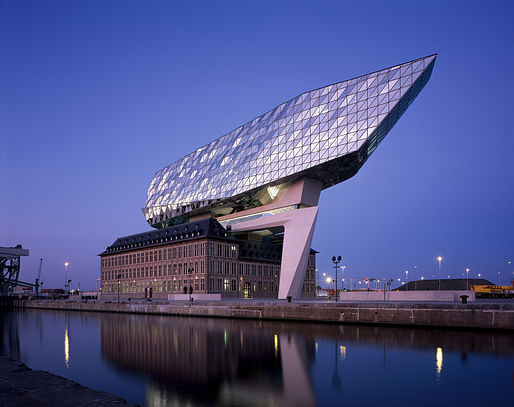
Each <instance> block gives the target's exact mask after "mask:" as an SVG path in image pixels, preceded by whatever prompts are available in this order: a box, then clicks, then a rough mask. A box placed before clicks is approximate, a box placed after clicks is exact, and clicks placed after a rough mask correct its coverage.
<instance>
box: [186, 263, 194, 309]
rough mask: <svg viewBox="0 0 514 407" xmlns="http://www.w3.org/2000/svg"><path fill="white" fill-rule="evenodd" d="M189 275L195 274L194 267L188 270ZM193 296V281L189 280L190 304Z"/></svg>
mask: <svg viewBox="0 0 514 407" xmlns="http://www.w3.org/2000/svg"><path fill="white" fill-rule="evenodd" d="M187 272H188V274H193V273H194V272H195V269H194V267H190V268H188V269H187ZM191 294H193V281H192V280H191V279H189V302H191V301H192V299H191Z"/></svg>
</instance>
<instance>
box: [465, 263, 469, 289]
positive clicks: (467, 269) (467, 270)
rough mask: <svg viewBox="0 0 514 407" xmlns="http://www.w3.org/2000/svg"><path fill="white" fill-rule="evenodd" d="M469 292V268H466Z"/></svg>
mask: <svg viewBox="0 0 514 407" xmlns="http://www.w3.org/2000/svg"><path fill="white" fill-rule="evenodd" d="M467 290H469V267H468V268H466V291H467Z"/></svg>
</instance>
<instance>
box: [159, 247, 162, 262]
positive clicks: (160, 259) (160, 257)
mask: <svg viewBox="0 0 514 407" xmlns="http://www.w3.org/2000/svg"><path fill="white" fill-rule="evenodd" d="M159 261H162V250H159Z"/></svg>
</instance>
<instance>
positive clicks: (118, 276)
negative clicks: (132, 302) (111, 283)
mask: <svg viewBox="0 0 514 407" xmlns="http://www.w3.org/2000/svg"><path fill="white" fill-rule="evenodd" d="M116 277H117V278H118V304H119V303H120V279H121V274H118V275H117V276H116Z"/></svg>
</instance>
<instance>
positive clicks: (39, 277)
mask: <svg viewBox="0 0 514 407" xmlns="http://www.w3.org/2000/svg"><path fill="white" fill-rule="evenodd" d="M42 267H43V258H42V257H41V258H40V259H39V273H38V275H37V279H38V280H41V268H42Z"/></svg>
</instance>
